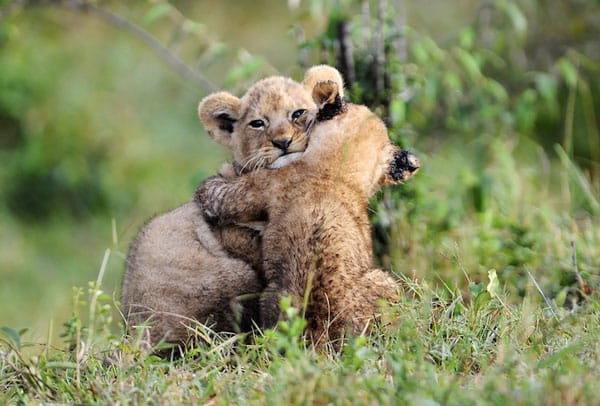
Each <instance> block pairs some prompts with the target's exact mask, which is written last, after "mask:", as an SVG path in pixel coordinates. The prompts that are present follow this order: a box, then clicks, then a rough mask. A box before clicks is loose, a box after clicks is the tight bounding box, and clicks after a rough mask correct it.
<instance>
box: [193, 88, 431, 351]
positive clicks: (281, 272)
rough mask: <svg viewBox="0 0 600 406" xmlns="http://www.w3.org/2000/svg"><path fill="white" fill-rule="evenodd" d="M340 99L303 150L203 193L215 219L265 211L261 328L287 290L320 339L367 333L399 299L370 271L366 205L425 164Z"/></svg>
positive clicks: (219, 181) (248, 217) (387, 280)
mask: <svg viewBox="0 0 600 406" xmlns="http://www.w3.org/2000/svg"><path fill="white" fill-rule="evenodd" d="M339 91H340V92H341V91H342V89H341V87H340V89H339ZM316 93H318V91H317V92H316ZM327 97H329V98H330V99H332V97H331V95H327ZM316 98H317V100H318V99H319V97H318V96H317V97H316ZM333 99H335V100H338V102H339V103H342V105H341V106H340V108H339V109H337V110H339V111H341V114H339V115H335V116H334V117H332V118H331V119H330V120H328V121H323V122H319V123H317V124H315V126H314V127H313V128H312V130H311V132H310V142H309V145H308V147H307V149H306V151H305V152H304V154H303V156H302V158H300V159H299V160H297V161H295V162H292V163H290V164H289V165H287V166H285V167H283V168H281V169H278V170H277V171H269V170H264V169H259V170H257V171H253V172H250V173H248V174H245V175H243V176H240V177H237V178H235V179H225V178H223V177H218V176H217V177H214V178H210V179H208V180H207V181H205V182H204V184H202V185H201V186H200V188H199V189H198V190H197V192H196V200H197V202H198V204H199V205H200V206H201V207H202V211H203V213H204V214H205V216H207V218H209V219H212V220H213V221H214V220H216V219H218V221H219V222H220V223H221V224H230V223H236V222H250V221H253V220H255V219H259V218H265V217H266V218H267V219H268V221H267V223H266V225H265V227H264V231H263V236H262V251H261V252H262V256H263V258H262V259H263V264H262V267H263V272H264V275H265V279H266V288H265V290H264V291H263V293H262V295H261V299H260V320H261V326H262V327H264V328H268V327H273V326H275V324H276V323H277V321H278V319H279V318H280V312H281V311H280V307H279V306H280V299H281V297H282V296H284V295H290V296H291V297H292V300H293V303H294V304H295V305H296V306H297V307H303V306H305V316H306V319H307V322H308V324H307V329H306V336H307V337H308V338H309V339H310V340H311V341H312V342H313V343H315V344H320V343H324V342H325V341H328V340H337V339H339V338H341V337H343V335H344V334H345V332H350V333H352V334H360V333H361V332H363V331H365V329H367V328H368V327H369V325H370V324H371V323H372V322H373V321H374V320H376V319H377V318H378V313H379V310H380V309H379V302H380V301H382V300H385V301H388V302H390V301H394V300H396V299H397V289H398V286H397V284H396V282H395V280H394V279H393V278H392V277H391V276H390V275H389V274H387V273H385V272H383V271H381V270H379V269H373V258H372V243H371V227H370V223H369V217H368V212H367V205H368V200H369V198H370V197H371V196H373V194H374V193H375V192H377V191H378V190H379V189H380V188H381V187H382V186H384V185H387V184H396V183H399V182H401V181H403V180H406V179H408V178H409V177H411V176H412V175H413V174H414V173H415V172H416V171H417V170H418V169H419V166H420V164H419V161H418V160H417V158H416V157H415V156H414V155H412V154H411V153H408V152H406V151H402V150H400V148H398V147H396V146H394V145H392V143H391V142H390V139H389V137H388V133H387V128H386V126H385V125H384V123H383V122H382V121H381V120H380V119H379V118H378V117H377V116H376V115H375V114H373V113H372V112H371V111H370V110H369V109H368V108H366V107H365V106H360V105H355V104H348V105H344V104H343V101H342V99H341V98H333ZM334 110H336V109H334Z"/></svg>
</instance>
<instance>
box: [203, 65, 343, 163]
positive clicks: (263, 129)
mask: <svg viewBox="0 0 600 406" xmlns="http://www.w3.org/2000/svg"><path fill="white" fill-rule="evenodd" d="M342 97H343V82H342V78H341V75H340V73H339V72H338V71H337V70H336V69H334V68H332V67H330V66H326V65H320V66H315V67H313V68H311V69H309V70H308V71H307V72H306V75H305V77H304V82H303V83H302V84H300V83H297V82H295V81H293V80H292V79H289V78H285V77H280V76H274V77H270V78H267V79H263V80H261V81H259V82H257V83H256V84H254V85H253V86H252V87H251V88H250V89H248V91H247V92H246V94H245V95H244V96H242V97H241V98H237V97H235V96H233V95H232V94H230V93H227V92H218V93H213V94H211V95H209V96H207V97H206V98H205V99H204V100H202V101H201V102H200V105H199V107H198V115H199V116H200V120H201V121H202V124H204V127H205V128H206V130H207V131H208V133H209V134H210V136H211V137H212V138H213V139H214V140H215V141H217V142H218V143H220V144H222V145H225V146H226V147H228V148H229V149H231V151H232V152H233V159H234V166H235V168H236V172H238V173H244V172H249V171H253V170H256V169H258V168H262V167H280V166H282V164H281V163H282V162H285V163H288V162H291V160H292V159H290V160H286V159H285V158H284V159H281V160H280V161H279V162H278V163H277V164H274V162H275V161H277V159H278V158H281V157H286V156H288V155H289V157H293V156H295V155H296V156H297V155H300V154H301V153H302V152H304V150H305V149H306V147H307V145H308V136H307V131H308V130H309V128H310V127H311V125H312V123H313V122H314V120H315V119H316V118H317V115H318V113H319V112H320V111H325V110H327V109H329V110H331V107H330V106H331V105H332V104H335V103H337V104H339V105H341V98H342Z"/></svg>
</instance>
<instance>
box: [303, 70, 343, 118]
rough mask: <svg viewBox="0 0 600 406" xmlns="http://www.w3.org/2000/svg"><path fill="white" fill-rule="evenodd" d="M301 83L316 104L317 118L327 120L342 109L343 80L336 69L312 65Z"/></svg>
mask: <svg viewBox="0 0 600 406" xmlns="http://www.w3.org/2000/svg"><path fill="white" fill-rule="evenodd" d="M303 85H304V89H305V90H306V91H308V92H310V93H311V94H312V98H313V100H314V101H315V103H316V104H317V107H318V109H319V113H318V114H317V120H319V121H324V120H329V119H330V118H333V117H335V116H337V115H338V114H340V113H341V112H343V111H344V81H343V79H342V75H341V74H340V72H339V71H338V70H337V69H335V68H333V67H331V66H328V65H317V66H313V67H312V68H310V69H309V70H307V71H306V73H305V74H304V81H303Z"/></svg>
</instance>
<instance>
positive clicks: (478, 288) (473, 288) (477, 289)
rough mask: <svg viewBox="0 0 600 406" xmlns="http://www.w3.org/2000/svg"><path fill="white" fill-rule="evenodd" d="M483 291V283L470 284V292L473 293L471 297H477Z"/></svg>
mask: <svg viewBox="0 0 600 406" xmlns="http://www.w3.org/2000/svg"><path fill="white" fill-rule="evenodd" d="M482 291H483V283H475V282H469V292H471V295H473V296H474V297H477V296H479V294H480V293H481V292H482Z"/></svg>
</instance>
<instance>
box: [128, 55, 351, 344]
mask: <svg viewBox="0 0 600 406" xmlns="http://www.w3.org/2000/svg"><path fill="white" fill-rule="evenodd" d="M311 72H312V73H311V74H310V75H307V76H306V79H305V81H304V83H303V84H299V83H297V82H295V81H293V80H291V79H288V78H284V77H271V78H267V79H264V80H262V81H259V82H258V83H256V84H255V85H254V86H252V87H251V88H250V89H249V90H248V91H247V93H246V94H245V95H244V96H243V97H242V98H241V99H239V98H237V97H235V96H233V95H231V94H229V93H226V92H218V93H215V94H212V95H209V96H208V97H206V98H205V99H204V100H202V102H201V103H200V105H199V107H198V114H199V116H200V120H201V121H202V123H203V124H204V126H205V128H206V129H207V131H208V133H209V134H210V136H211V137H212V138H213V139H215V140H216V141H217V142H219V143H221V144H223V145H225V146H227V147H228V148H230V149H231V150H232V151H233V159H234V161H233V163H232V164H227V165H225V166H224V167H223V168H222V169H221V175H222V176H226V177H227V178H234V177H236V176H239V175H240V174H242V173H246V172H251V171H255V170H257V169H259V168H277V167H280V166H284V165H285V164H287V163H289V162H291V161H293V160H294V158H297V157H298V153H301V152H303V151H304V150H305V148H306V146H307V135H306V131H307V129H308V128H309V127H310V125H311V124H312V122H313V121H314V120H315V116H316V114H317V112H318V106H317V105H316V104H315V102H314V101H313V98H312V89H313V87H314V86H315V84H316V83H319V82H321V81H333V82H338V83H341V76H340V74H339V72H338V71H337V70H335V69H334V68H331V67H327V66H321V67H318V68H316V69H313V70H311ZM275 172H276V171H274V170H273V171H271V170H270V171H269V173H275ZM265 181H266V179H265ZM255 220H261V219H260V218H255V219H253V224H255V223H254V221H255ZM239 224H240V223H234V224H230V225H227V226H224V227H217V226H213V225H209V224H208V223H207V222H206V221H204V218H203V216H202V214H201V212H200V210H199V207H198V206H197V204H195V203H193V202H188V203H185V204H183V205H182V206H180V207H178V208H176V209H174V210H172V211H170V212H167V213H165V214H162V215H160V216H158V217H155V218H154V219H153V220H151V221H150V222H149V223H148V224H147V225H146V226H145V227H144V228H143V229H142V230H141V232H140V233H139V235H138V236H137V238H136V239H135V241H134V242H133V244H132V246H131V249H130V251H129V255H128V258H127V268H126V271H125V276H124V281H123V293H122V309H123V313H124V315H125V319H126V321H127V327H128V330H129V332H130V333H133V332H135V331H136V330H137V329H143V334H144V338H145V340H146V341H147V342H148V343H149V344H150V345H155V344H157V343H158V342H160V341H161V340H165V341H167V342H169V343H175V344H180V345H184V344H185V343H186V341H187V339H188V337H189V336H190V334H189V332H190V328H189V327H190V326H193V324H194V323H195V322H201V323H207V324H208V325H210V326H212V328H213V329H214V330H215V331H233V330H234V329H236V328H237V329H241V330H249V329H250V327H251V323H252V321H253V320H258V317H257V310H258V302H257V301H258V298H257V293H258V292H261V291H262V290H263V288H264V279H263V277H262V274H261V272H260V268H261V267H262V260H261V258H260V252H261V250H260V236H259V232H258V231H256V230H253V229H252V228H248V227H243V226H240V225H239ZM240 309H241V310H240Z"/></svg>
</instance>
